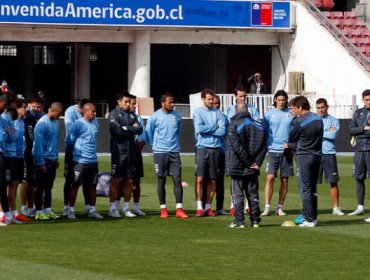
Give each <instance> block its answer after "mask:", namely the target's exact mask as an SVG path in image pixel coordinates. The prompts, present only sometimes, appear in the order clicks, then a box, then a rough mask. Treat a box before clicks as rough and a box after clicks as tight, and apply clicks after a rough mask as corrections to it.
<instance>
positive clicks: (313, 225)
mask: <svg viewBox="0 0 370 280" xmlns="http://www.w3.org/2000/svg"><path fill="white" fill-rule="evenodd" d="M316 225H317V222H307V221H304V222H303V223H302V224H300V225H299V226H300V227H315V226H316Z"/></svg>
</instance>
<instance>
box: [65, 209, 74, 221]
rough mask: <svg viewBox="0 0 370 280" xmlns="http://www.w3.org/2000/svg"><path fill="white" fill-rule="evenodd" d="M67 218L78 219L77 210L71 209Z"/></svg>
mask: <svg viewBox="0 0 370 280" xmlns="http://www.w3.org/2000/svg"><path fill="white" fill-rule="evenodd" d="M67 218H68V219H70V220H76V215H75V212H72V211H69V213H68V215H67Z"/></svg>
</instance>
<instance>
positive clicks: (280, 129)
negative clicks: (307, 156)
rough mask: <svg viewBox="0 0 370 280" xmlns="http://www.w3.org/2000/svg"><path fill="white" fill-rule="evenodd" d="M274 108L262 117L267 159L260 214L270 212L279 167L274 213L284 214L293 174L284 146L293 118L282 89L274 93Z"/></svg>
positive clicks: (288, 155) (286, 149)
mask: <svg viewBox="0 0 370 280" xmlns="http://www.w3.org/2000/svg"><path fill="white" fill-rule="evenodd" d="M273 106H274V107H275V108H273V109H271V110H269V111H267V112H266V114H265V116H264V118H263V121H262V122H263V126H264V128H265V129H266V132H267V133H268V136H269V138H268V161H267V164H266V173H267V178H266V185H265V209H264V211H263V212H262V213H261V216H268V215H270V213H271V206H270V204H271V198H272V194H273V188H274V182H275V178H276V177H277V173H278V170H279V169H280V190H279V201H278V206H277V209H276V212H275V214H276V215H279V216H285V215H286V213H285V212H284V211H283V205H284V201H285V197H286V195H287V193H288V181H289V177H290V176H292V175H293V152H292V150H291V149H290V148H284V144H286V143H288V140H289V131H290V129H291V127H292V121H293V118H292V117H291V115H290V114H289V109H288V95H287V93H286V92H285V91H284V90H278V91H277V92H276V93H275V95H274V103H273Z"/></svg>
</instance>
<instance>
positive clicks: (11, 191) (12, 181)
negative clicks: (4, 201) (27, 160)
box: [5, 99, 30, 222]
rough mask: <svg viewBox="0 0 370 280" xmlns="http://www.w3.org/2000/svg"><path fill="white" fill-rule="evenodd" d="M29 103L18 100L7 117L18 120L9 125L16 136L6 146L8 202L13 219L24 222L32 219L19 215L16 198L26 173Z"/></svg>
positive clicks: (9, 119)
mask: <svg viewBox="0 0 370 280" xmlns="http://www.w3.org/2000/svg"><path fill="white" fill-rule="evenodd" d="M26 109H27V103H26V102H25V101H24V100H20V99H18V100H17V101H16V104H15V108H14V109H12V110H10V111H9V112H8V113H10V115H8V116H6V118H7V119H8V121H11V120H12V119H14V118H15V117H16V118H17V119H16V120H13V121H12V123H13V124H10V123H9V126H12V128H11V129H14V136H13V137H12V139H11V141H9V142H7V145H6V149H7V151H6V153H5V155H6V156H7V160H6V162H7V163H6V166H7V167H6V175H7V177H8V178H7V179H8V180H9V181H8V200H9V207H10V209H11V210H12V215H13V217H14V218H15V219H16V220H18V221H22V222H28V221H29V220H30V219H29V218H27V217H24V216H23V215H22V214H20V213H18V210H17V206H16V196H17V187H18V183H19V182H21V181H22V179H23V172H24V156H23V155H24V147H25V141H24V132H25V127H24V121H23V117H24V116H25V115H26ZM10 116H11V118H9V117H10Z"/></svg>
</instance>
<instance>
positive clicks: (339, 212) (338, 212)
mask: <svg viewBox="0 0 370 280" xmlns="http://www.w3.org/2000/svg"><path fill="white" fill-rule="evenodd" d="M333 215H337V216H344V213H343V212H342V210H341V209H340V208H339V207H337V208H333Z"/></svg>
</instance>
